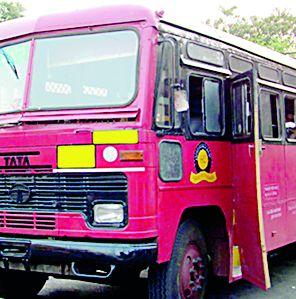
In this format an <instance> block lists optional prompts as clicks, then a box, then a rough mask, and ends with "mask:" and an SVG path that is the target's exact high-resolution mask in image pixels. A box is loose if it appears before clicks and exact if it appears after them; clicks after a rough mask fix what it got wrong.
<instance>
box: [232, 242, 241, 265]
mask: <svg viewBox="0 0 296 299" xmlns="http://www.w3.org/2000/svg"><path fill="white" fill-rule="evenodd" d="M240 266H241V260H240V254H239V247H238V246H233V267H240Z"/></svg>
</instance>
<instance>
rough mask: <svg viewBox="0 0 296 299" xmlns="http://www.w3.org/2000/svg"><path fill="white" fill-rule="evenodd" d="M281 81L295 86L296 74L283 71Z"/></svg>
mask: <svg viewBox="0 0 296 299" xmlns="http://www.w3.org/2000/svg"><path fill="white" fill-rule="evenodd" d="M283 81H284V84H285V85H287V86H291V87H296V74H295V73H294V74H289V73H284V74H283Z"/></svg>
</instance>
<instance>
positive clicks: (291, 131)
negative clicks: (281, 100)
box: [285, 97, 296, 140]
mask: <svg viewBox="0 0 296 299" xmlns="http://www.w3.org/2000/svg"><path fill="white" fill-rule="evenodd" d="M295 104H296V98H292V97H286V98H285V128H286V136H287V138H288V139H289V140H296V109H295Z"/></svg>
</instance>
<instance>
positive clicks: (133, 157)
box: [119, 151, 144, 161]
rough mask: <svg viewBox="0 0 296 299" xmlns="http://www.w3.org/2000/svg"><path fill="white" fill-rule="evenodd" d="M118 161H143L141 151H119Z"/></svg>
mask: <svg viewBox="0 0 296 299" xmlns="http://www.w3.org/2000/svg"><path fill="white" fill-rule="evenodd" d="M119 157H120V161H143V158H144V154H143V151H120V152H119Z"/></svg>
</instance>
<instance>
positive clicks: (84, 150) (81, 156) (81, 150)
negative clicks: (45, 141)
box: [57, 145, 96, 168]
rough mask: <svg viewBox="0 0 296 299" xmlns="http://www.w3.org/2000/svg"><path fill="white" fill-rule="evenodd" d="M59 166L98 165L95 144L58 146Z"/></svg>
mask: <svg viewBox="0 0 296 299" xmlns="http://www.w3.org/2000/svg"><path fill="white" fill-rule="evenodd" d="M57 160H58V168H93V167H95V166H96V158H95V146H94V145H65V146H58V159H57Z"/></svg>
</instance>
